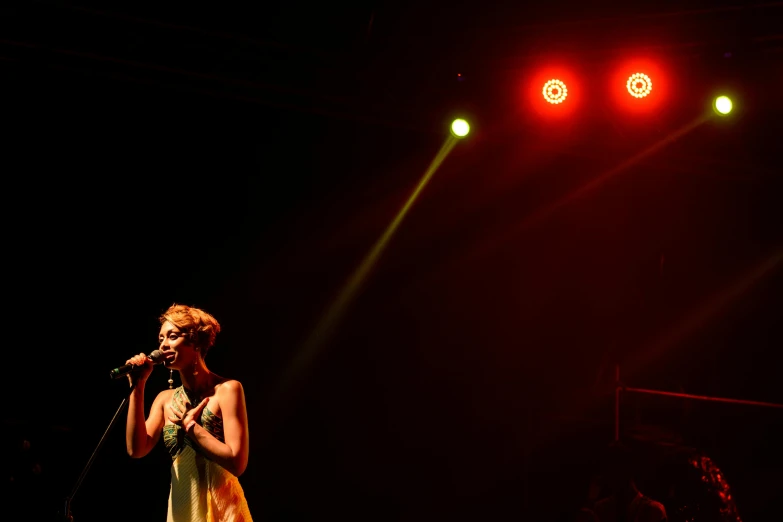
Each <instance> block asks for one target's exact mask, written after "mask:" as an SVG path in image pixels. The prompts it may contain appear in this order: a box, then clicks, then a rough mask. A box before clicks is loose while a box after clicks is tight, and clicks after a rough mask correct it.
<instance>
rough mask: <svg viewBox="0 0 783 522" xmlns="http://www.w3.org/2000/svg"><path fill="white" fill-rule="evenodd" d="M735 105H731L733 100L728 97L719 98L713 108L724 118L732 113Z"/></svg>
mask: <svg viewBox="0 0 783 522" xmlns="http://www.w3.org/2000/svg"><path fill="white" fill-rule="evenodd" d="M733 105H734V104H733V103H731V98H729V97H728V96H718V97H717V98H715V103H714V104H713V107H714V108H715V112H717V113H718V114H720V115H722V116H725V115H727V114H728V113H730V112H731V109H732V107H733Z"/></svg>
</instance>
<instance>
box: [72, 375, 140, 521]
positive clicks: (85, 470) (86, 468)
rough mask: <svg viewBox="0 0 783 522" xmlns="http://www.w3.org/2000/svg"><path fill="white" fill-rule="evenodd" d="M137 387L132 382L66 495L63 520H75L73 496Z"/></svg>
mask: <svg viewBox="0 0 783 522" xmlns="http://www.w3.org/2000/svg"><path fill="white" fill-rule="evenodd" d="M135 387H136V385H135V384H131V385H130V387H129V388H128V394H127V395H126V396H125V398H124V399H122V403H121V404H120V407H119V408H117V412H116V413H115V414H114V417H112V419H111V422H110V423H109V426H108V427H107V428H106V431H105V432H103V436H102V437H101V440H100V441H98V445H97V446H96V447H95V450H94V451H93V452H92V455H91V456H90V460H88V461H87V465H86V466H84V469H83V470H82V473H81V475H79V478H78V479H77V480H76V484H74V486H73V489H72V490H71V494H70V495H68V496H67V497H65V506H64V509H63V513H62V515H63V516H62V518H61V520H62V521H63V522H73V516H72V515H71V502H72V501H73V497H74V495H76V491H77V490H78V489H79V486H81V485H82V481H83V480H84V477H85V476H86V475H87V472H88V471H89V470H90V466H92V463H93V461H94V460H95V457H96V456H97V455H98V451H99V450H100V449H101V447H102V446H103V443H104V442H106V436H107V435H108V434H109V432H110V431H111V429H112V427H114V424H115V423H116V422H117V419H118V418H119V416H120V413H121V412H122V410H123V409H124V408H125V405H126V404H127V402H128V397H129V396H130V394H131V392H132V391H133V388H135Z"/></svg>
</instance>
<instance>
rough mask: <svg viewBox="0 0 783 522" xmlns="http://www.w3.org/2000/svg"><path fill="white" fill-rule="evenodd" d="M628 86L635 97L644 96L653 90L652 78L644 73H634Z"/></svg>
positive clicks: (629, 79)
mask: <svg viewBox="0 0 783 522" xmlns="http://www.w3.org/2000/svg"><path fill="white" fill-rule="evenodd" d="M626 87H627V88H628V92H629V93H630V94H631V96H633V97H634V98H644V97H645V96H647V95H648V94H650V91H652V80H650V77H649V76H647V75H646V74H644V73H636V74H632V75H631V76H630V78H628V82H627V83H626Z"/></svg>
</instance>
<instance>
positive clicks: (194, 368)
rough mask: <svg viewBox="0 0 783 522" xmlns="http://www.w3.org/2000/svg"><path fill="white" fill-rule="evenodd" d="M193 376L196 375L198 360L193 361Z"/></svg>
mask: <svg viewBox="0 0 783 522" xmlns="http://www.w3.org/2000/svg"><path fill="white" fill-rule="evenodd" d="M196 351H198V346H196ZM193 375H198V358H196V360H195V361H193Z"/></svg>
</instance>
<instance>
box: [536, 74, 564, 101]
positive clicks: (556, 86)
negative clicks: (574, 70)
mask: <svg viewBox="0 0 783 522" xmlns="http://www.w3.org/2000/svg"><path fill="white" fill-rule="evenodd" d="M542 93H543V95H544V99H545V100H546V101H548V102H549V103H552V104H558V103H563V101H565V99H566V96H568V89H567V88H566V86H565V84H564V83H563V82H561V81H560V80H555V79H552V80H549V81H548V82H546V83H545V84H544V89H543V90H542Z"/></svg>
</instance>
